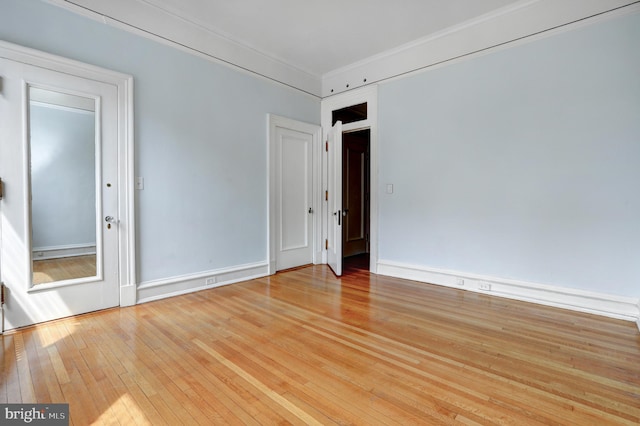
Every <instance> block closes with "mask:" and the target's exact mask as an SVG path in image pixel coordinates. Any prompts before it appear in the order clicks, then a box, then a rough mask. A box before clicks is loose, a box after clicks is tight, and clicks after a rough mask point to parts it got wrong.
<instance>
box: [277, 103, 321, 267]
mask: <svg viewBox="0 0 640 426" xmlns="http://www.w3.org/2000/svg"><path fill="white" fill-rule="evenodd" d="M278 127H282V128H287V129H292V130H296V131H299V132H303V133H307V134H310V135H312V141H311V145H312V150H313V152H312V156H313V161H312V168H313V170H312V180H313V183H312V185H311V187H312V191H313V194H312V200H313V201H312V202H313V205H312V206H311V208H312V210H313V212H314V213H313V215H312V217H313V227H312V229H313V235H312V239H313V241H312V245H313V259H312V261H313V263H314V264H315V263H320V261H321V257H322V248H321V244H320V241H321V240H320V236H321V235H322V228H321V226H322V223H321V222H322V221H321V220H319V217H318V215H317V214H316V213H315V212H317V211H320V210H319V208H318V207H319V206H320V205H321V204H322V202H321V188H320V182H321V173H320V165H321V163H320V160H319V159H320V158H321V157H322V144H321V143H320V141H321V136H322V129H321V128H320V126H318V125H315V124H310V123H304V122H302V121H297V120H293V119H291V118H287V117H281V116H279V115H275V114H267V135H268V137H267V145H268V146H267V203H268V205H267V223H268V226H267V260H268V274H269V275H273V274H275V273H276V254H277V253H276V252H277V250H276V237H277V236H276V220H277V217H276V191H277V188H276V169H275V165H276V161H277V160H276V158H275V157H276V147H275V144H276V129H277V128H278Z"/></svg>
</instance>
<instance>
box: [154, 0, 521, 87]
mask: <svg viewBox="0 0 640 426" xmlns="http://www.w3.org/2000/svg"><path fill="white" fill-rule="evenodd" d="M145 1H146V3H149V4H151V5H153V6H155V7H158V8H160V9H163V10H165V11H167V12H169V13H171V14H173V15H176V16H179V17H181V18H182V19H184V20H187V21H189V22H191V23H194V24H197V25H199V26H201V27H203V28H206V29H207V30H209V31H211V32H214V33H216V34H218V35H220V36H223V37H225V38H227V39H230V40H233V41H235V42H237V43H240V44H242V45H245V46H247V47H250V48H252V49H255V50H258V51H260V52H262V53H263V54H265V55H267V56H270V57H272V58H275V59H278V60H280V61H283V62H285V63H287V64H289V65H292V66H294V67H296V68H299V69H301V70H303V71H306V72H308V73H310V74H313V75H316V76H322V75H324V74H325V73H327V72H329V71H333V70H336V69H338V68H342V67H344V66H346V65H349V64H352V63H354V62H357V61H360V60H362V59H365V58H367V57H370V56H373V55H376V54H379V53H382V52H385V51H387V50H390V49H393V48H395V47H397V46H400V45H403V44H406V43H408V42H410V41H413V40H416V39H420V38H423V37H426V36H429V35H431V34H434V33H436V32H438V31H441V30H443V29H445V28H448V27H451V26H454V25H457V24H460V23H462V22H465V21H468V20H470V19H473V18H477V17H478V16H480V15H484V14H487V13H489V12H492V11H494V10H496V9H498V8H501V7H504V6H506V5H509V4H512V3H517V2H518V1H519V0H322V1H317V0H316V1H313V0H269V1H265V0H242V1H231V0H227V1H224V0H217V1H216V0H145Z"/></svg>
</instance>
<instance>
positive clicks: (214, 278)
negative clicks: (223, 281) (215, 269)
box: [205, 277, 216, 285]
mask: <svg viewBox="0 0 640 426" xmlns="http://www.w3.org/2000/svg"><path fill="white" fill-rule="evenodd" d="M205 283H206V284H207V285H211V284H215V283H216V277H211V278H207V281H206V282H205Z"/></svg>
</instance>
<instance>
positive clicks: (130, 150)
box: [0, 40, 136, 306]
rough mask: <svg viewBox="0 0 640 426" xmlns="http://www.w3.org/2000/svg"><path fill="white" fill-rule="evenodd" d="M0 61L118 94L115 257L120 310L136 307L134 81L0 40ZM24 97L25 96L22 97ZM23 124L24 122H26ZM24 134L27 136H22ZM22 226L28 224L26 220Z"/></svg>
mask: <svg viewBox="0 0 640 426" xmlns="http://www.w3.org/2000/svg"><path fill="white" fill-rule="evenodd" d="M0 57H3V58H6V59H10V60H12V61H16V62H22V63H25V64H29V65H33V66H37V67H41V68H47V69H50V70H53V71H57V72H61V73H66V74H70V75H74V76H78V77H82V78H88V79H93V80H96V81H100V82H103V83H107V84H112V85H114V86H115V87H116V88H117V91H118V183H117V185H118V206H119V207H118V209H119V211H118V214H119V216H118V219H119V225H118V227H117V229H118V251H119V253H118V255H119V268H120V269H119V271H118V278H119V283H120V306H130V305H134V304H135V303H136V301H135V299H132V298H131V294H132V292H131V291H130V290H125V287H127V286H135V203H134V198H133V197H134V183H135V182H134V181H135V179H134V173H133V169H134V140H133V138H134V129H133V77H132V76H130V75H127V74H123V73H120V72H116V71H111V70H107V69H104V68H101V67H97V66H94V65H89V64H85V63H83V62H79V61H75V60H72V59H67V58H63V57H60V56H57V55H52V54H50V53H46V52H41V51H39V50H35V49H31V48H27V47H23V46H19V45H16V44H13V43H8V42H5V41H2V40H0ZM25 96H26V94H25ZM24 122H25V123H26V118H25V121H24ZM25 134H26V133H25ZM25 223H29V222H28V220H27V221H25Z"/></svg>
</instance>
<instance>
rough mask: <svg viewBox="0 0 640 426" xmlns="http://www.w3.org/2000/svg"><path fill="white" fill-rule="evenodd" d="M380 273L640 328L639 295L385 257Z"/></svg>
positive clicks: (379, 266) (380, 265)
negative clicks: (601, 317)
mask: <svg viewBox="0 0 640 426" xmlns="http://www.w3.org/2000/svg"><path fill="white" fill-rule="evenodd" d="M378 274H380V275H388V276H391V277H396V278H404V279H408V280H414V281H420V282H424V283H430V284H437V285H442V286H447V287H452V288H457V289H460V290H468V291H474V292H477V293H484V294H487V295H491V296H499V297H506V298H509V299H516V300H522V301H525V302H532V303H538V304H541V305H547V306H554V307H557V308H564V309H571V310H574V311H580V312H587V313H590V314H596V315H602V316H606V317H610V318H617V319H622V320H626V321H635V322H636V323H637V324H638V329H639V330H640V300H638V299H637V298H631V297H622V296H614V295H609V294H601V293H594V292H589V291H584V290H577V289H572V288H566V287H557V286H551V285H547V284H538V283H532V282H525V281H517V280H510V279H505V278H497V277H490V276H483V275H477V274H469V273H465V272H459V271H449V270H440V269H434V268H428V267H424V266H416V265H408V264H403V263H397V262H393V261H385V260H380V261H378ZM460 280H462V281H463V284H462V285H460V284H459V282H460Z"/></svg>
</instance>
